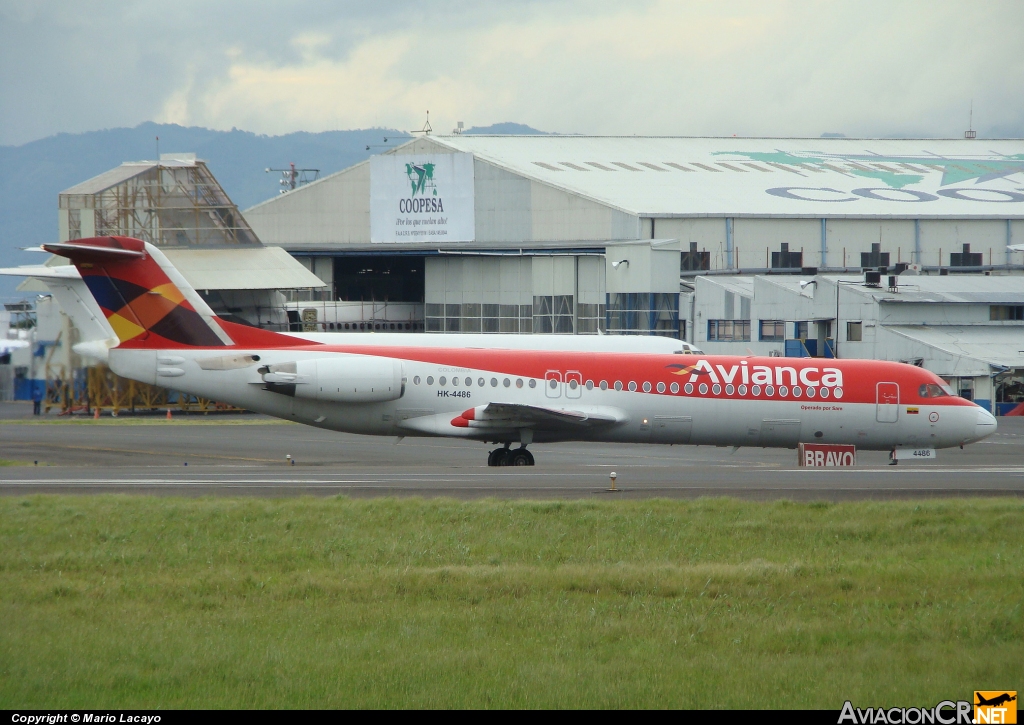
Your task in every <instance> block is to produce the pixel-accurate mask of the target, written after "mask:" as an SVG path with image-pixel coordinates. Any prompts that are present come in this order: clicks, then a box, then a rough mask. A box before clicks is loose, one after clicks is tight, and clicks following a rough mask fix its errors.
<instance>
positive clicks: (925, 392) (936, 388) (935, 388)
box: [918, 383, 953, 398]
mask: <svg viewBox="0 0 1024 725" xmlns="http://www.w3.org/2000/svg"><path fill="white" fill-rule="evenodd" d="M952 394H953V391H952V390H950V389H949V386H948V385H936V384H935V383H926V384H924V385H922V386H921V387H920V388H919V389H918V395H920V396H921V397H922V398H944V397H946V396H947V395H952Z"/></svg>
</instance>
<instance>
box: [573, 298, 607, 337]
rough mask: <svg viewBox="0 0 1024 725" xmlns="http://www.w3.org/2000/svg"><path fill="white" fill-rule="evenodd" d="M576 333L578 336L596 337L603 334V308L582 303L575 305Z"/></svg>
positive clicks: (602, 306)
mask: <svg viewBox="0 0 1024 725" xmlns="http://www.w3.org/2000/svg"><path fill="white" fill-rule="evenodd" d="M576 332H577V334H580V335H597V334H600V333H602V332H605V306H604V305H595V304H585V303H583V302H581V303H579V304H577V305H576Z"/></svg>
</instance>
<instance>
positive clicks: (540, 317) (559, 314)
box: [532, 295, 574, 335]
mask: <svg viewBox="0 0 1024 725" xmlns="http://www.w3.org/2000/svg"><path fill="white" fill-rule="evenodd" d="M532 311H533V331H534V332H536V333H558V334H567V335H571V334H573V332H574V329H573V296H572V295H546V296H537V297H534V298H533V310H532Z"/></svg>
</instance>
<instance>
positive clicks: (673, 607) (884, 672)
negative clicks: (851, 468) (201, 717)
mask: <svg viewBox="0 0 1024 725" xmlns="http://www.w3.org/2000/svg"><path fill="white" fill-rule="evenodd" d="M1022 522H1024V501H1021V500H1018V499H999V500H942V501H931V502H924V503H919V502H894V503H843V504H824V503H821V504H795V503H789V502H776V503H767V504H765V503H747V502H739V501H735V500H729V499H703V500H697V501H619V500H610V501H609V500H606V501H601V502H587V501H582V502H544V503H540V502H508V501H493V500H491V501H475V502H455V501H451V500H444V499H433V500H427V501H424V500H418V499H404V500H394V499H373V500H349V499H343V498H340V499H283V500H262V499H244V500H243V499H223V498H218V499H198V500H182V499H165V498H145V497H118V496H95V497H92V496H90V497H70V496H69V497H49V496H39V497H32V498H4V499H0V708H15V707H17V708H57V707H65V708H66V707H75V708H113V707H118V708H152V707H350V706H355V707H398V706H404V707H509V706H511V707H555V706H557V707H699V708H724V707H734V706H736V707H753V708H765V707H811V708H836V709H838V708H839V707H840V706H841V704H842V702H843V700H846V699H852V700H853V702H854V704H855V705H858V706H861V707H868V706H879V705H905V706H911V705H915V706H916V705H920V706H929V707H930V706H932V705H934V704H935V703H936V702H938V701H939V700H942V699H966V698H969V697H971V694H972V692H971V691H973V690H974V689H994V688H1010V689H1021V688H1020V686H1021V685H1022V684H1024V613H1022V601H1024V576H1022V574H1024V571H1022V569H1024V567H1022V563H1024V531H1022V526H1021V524H1022Z"/></svg>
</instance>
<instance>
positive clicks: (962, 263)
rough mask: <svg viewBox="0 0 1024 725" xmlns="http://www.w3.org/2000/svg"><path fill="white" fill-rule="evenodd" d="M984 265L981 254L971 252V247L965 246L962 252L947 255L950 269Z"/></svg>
mask: <svg viewBox="0 0 1024 725" xmlns="http://www.w3.org/2000/svg"><path fill="white" fill-rule="evenodd" d="M984 263H985V260H984V259H983V258H982V254H981V252H974V253H972V252H971V245H970V244H965V245H964V247H963V251H962V252H952V253H951V254H950V255H949V266H950V267H980V266H981V265H983V264H984Z"/></svg>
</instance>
